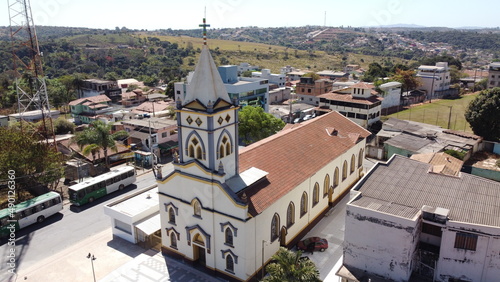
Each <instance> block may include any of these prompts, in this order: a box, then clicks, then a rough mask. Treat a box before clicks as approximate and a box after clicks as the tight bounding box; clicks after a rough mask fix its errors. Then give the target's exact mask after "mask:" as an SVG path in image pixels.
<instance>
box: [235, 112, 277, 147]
mask: <svg viewBox="0 0 500 282" xmlns="http://www.w3.org/2000/svg"><path fill="white" fill-rule="evenodd" d="M238 118H239V120H240V124H239V130H238V133H239V135H240V137H241V138H242V139H243V142H244V143H245V144H246V145H248V144H250V143H252V142H256V141H259V140H261V139H264V138H266V137H269V136H271V135H273V134H275V133H276V132H278V131H280V130H281V129H282V128H283V127H284V126H285V122H283V121H282V120H281V119H279V118H276V117H274V116H273V115H271V114H268V113H266V112H264V109H263V108H261V107H252V106H245V107H243V109H242V110H240V112H239V113H238Z"/></svg>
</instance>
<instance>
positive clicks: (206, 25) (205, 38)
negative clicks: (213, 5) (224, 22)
mask: <svg viewBox="0 0 500 282" xmlns="http://www.w3.org/2000/svg"><path fill="white" fill-rule="evenodd" d="M205 17H206V8H205ZM199 27H203V45H207V27H210V25H209V24H207V21H206V19H205V18H203V23H202V24H200V25H199Z"/></svg>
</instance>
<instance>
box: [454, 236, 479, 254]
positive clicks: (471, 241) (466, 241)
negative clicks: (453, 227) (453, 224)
mask: <svg viewBox="0 0 500 282" xmlns="http://www.w3.org/2000/svg"><path fill="white" fill-rule="evenodd" d="M476 246H477V235H476V234H471V233H465V232H457V235H456V236H455V248H457V249H464V250H470V251H475V250H476Z"/></svg>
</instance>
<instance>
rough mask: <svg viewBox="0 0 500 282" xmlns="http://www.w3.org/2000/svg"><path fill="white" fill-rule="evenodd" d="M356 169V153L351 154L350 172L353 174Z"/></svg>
mask: <svg viewBox="0 0 500 282" xmlns="http://www.w3.org/2000/svg"><path fill="white" fill-rule="evenodd" d="M355 169H356V157H355V156H354V154H352V156H351V172H350V173H349V174H352V173H353V172H354V170H355Z"/></svg>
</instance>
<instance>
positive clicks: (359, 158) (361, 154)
mask: <svg viewBox="0 0 500 282" xmlns="http://www.w3.org/2000/svg"><path fill="white" fill-rule="evenodd" d="M364 153H365V152H364V151H363V148H361V149H359V155H358V167H361V166H362V165H363V159H364V158H365V156H364Z"/></svg>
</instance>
